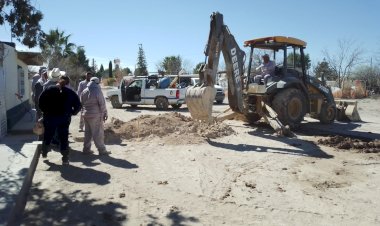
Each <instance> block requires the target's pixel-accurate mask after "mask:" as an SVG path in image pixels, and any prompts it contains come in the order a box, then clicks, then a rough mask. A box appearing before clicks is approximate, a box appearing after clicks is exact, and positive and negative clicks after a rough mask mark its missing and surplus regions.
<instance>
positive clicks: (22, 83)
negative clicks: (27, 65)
mask: <svg viewBox="0 0 380 226" xmlns="http://www.w3.org/2000/svg"><path fill="white" fill-rule="evenodd" d="M17 77H18V78H17V80H18V94H19V95H21V96H24V95H25V76H24V70H23V69H22V67H21V66H18V65H17Z"/></svg>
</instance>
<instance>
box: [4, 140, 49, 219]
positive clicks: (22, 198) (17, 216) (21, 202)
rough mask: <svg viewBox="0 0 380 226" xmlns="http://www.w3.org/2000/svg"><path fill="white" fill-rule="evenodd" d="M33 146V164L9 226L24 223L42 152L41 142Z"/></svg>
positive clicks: (17, 199) (25, 179)
mask: <svg viewBox="0 0 380 226" xmlns="http://www.w3.org/2000/svg"><path fill="white" fill-rule="evenodd" d="M31 145H33V146H36V145H37V147H36V150H35V152H34V155H33V159H32V162H31V163H30V166H29V169H28V173H27V174H26V176H25V178H24V181H23V183H22V187H21V190H20V192H19V194H18V195H17V198H16V202H15V205H14V206H13V208H12V210H11V213H10V217H9V218H8V223H7V225H8V226H13V225H20V224H21V222H22V215H23V212H24V209H25V205H26V201H27V197H28V193H29V189H30V187H31V185H32V180H33V176H34V172H35V171H36V168H37V164H38V159H39V154H40V150H41V148H42V142H41V141H34V142H33V143H32V144H31Z"/></svg>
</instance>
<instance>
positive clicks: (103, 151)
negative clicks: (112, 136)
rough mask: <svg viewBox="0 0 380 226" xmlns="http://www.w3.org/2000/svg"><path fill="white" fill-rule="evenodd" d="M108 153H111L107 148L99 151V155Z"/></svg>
mask: <svg viewBox="0 0 380 226" xmlns="http://www.w3.org/2000/svg"><path fill="white" fill-rule="evenodd" d="M109 154H111V152H110V151H107V150H102V151H99V155H109Z"/></svg>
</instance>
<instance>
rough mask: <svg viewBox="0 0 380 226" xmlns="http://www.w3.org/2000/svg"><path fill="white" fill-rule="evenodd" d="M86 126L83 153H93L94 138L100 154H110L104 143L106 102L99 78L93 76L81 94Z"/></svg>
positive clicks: (106, 116)
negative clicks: (92, 142)
mask: <svg viewBox="0 0 380 226" xmlns="http://www.w3.org/2000/svg"><path fill="white" fill-rule="evenodd" d="M80 101H81V103H82V108H83V121H84V126H85V128H86V129H85V131H84V144H83V154H92V153H93V152H92V151H91V140H92V139H93V140H94V143H95V146H96V148H97V149H98V151H99V155H108V154H110V152H109V151H107V150H106V146H105V145H104V125H103V123H104V121H106V120H107V118H108V115H107V108H106V102H105V99H104V96H103V93H102V90H101V89H100V86H99V79H98V78H97V77H92V78H91V79H90V82H89V83H88V84H87V88H86V89H84V90H83V92H82V93H81V95H80Z"/></svg>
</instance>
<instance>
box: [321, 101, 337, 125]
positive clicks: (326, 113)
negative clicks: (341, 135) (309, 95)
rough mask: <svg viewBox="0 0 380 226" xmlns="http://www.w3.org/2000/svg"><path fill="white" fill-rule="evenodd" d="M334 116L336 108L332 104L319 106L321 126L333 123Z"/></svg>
mask: <svg viewBox="0 0 380 226" xmlns="http://www.w3.org/2000/svg"><path fill="white" fill-rule="evenodd" d="M335 116H336V106H335V104H333V103H323V104H322V106H321V113H320V114H319V121H320V122H321V123H322V124H330V123H332V122H334V120H335Z"/></svg>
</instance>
